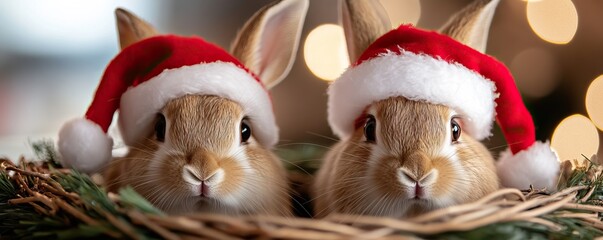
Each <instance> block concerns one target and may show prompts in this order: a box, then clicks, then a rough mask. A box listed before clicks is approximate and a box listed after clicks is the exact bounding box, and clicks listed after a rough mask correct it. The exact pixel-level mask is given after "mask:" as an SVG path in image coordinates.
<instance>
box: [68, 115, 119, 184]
mask: <svg viewBox="0 0 603 240" xmlns="http://www.w3.org/2000/svg"><path fill="white" fill-rule="evenodd" d="M58 145H59V153H60V154H61V160H62V163H63V165H64V166H66V167H71V168H74V169H77V170H79V171H82V172H85V173H95V172H98V171H100V170H102V168H103V167H105V166H106V165H107V163H108V162H109V161H111V149H112V148H113V140H112V139H111V138H110V137H108V136H107V134H105V132H104V131H103V130H102V129H101V127H100V126H98V124H96V123H94V122H92V121H90V120H87V119H82V118H78V119H74V120H71V121H69V122H67V123H65V125H63V127H62V128H61V130H60V131H59V144H58Z"/></svg>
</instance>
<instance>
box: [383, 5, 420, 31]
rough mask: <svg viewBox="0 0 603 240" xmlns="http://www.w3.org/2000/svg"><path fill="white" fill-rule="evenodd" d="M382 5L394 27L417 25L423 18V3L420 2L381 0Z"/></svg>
mask: <svg viewBox="0 0 603 240" xmlns="http://www.w3.org/2000/svg"><path fill="white" fill-rule="evenodd" d="M380 1H381V5H383V8H385V11H386V12H387V14H388V15H389V20H390V22H391V23H392V27H394V28H396V27H398V26H400V24H403V23H404V24H408V23H410V24H413V25H417V23H418V22H419V18H421V3H420V2H419V0H380Z"/></svg>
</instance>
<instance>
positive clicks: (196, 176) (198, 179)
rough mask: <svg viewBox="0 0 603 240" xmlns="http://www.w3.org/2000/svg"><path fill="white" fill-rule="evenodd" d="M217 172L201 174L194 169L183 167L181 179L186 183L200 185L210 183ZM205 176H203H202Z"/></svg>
mask: <svg viewBox="0 0 603 240" xmlns="http://www.w3.org/2000/svg"><path fill="white" fill-rule="evenodd" d="M216 173H218V170H216V171H213V172H212V173H210V174H203V173H202V172H201V171H197V170H196V169H195V168H194V167H191V166H184V170H183V173H182V175H183V178H184V180H187V181H188V182H191V183H194V184H201V183H202V182H210V181H211V180H212V178H213V177H214V176H216ZM204 175H205V176H204Z"/></svg>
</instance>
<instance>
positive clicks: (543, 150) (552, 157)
mask: <svg viewBox="0 0 603 240" xmlns="http://www.w3.org/2000/svg"><path fill="white" fill-rule="evenodd" d="M496 165H497V166H496V168H497V172H498V177H499V178H500V180H501V183H502V185H503V186H505V187H514V188H519V189H528V188H529V187H530V185H532V186H534V188H546V189H548V190H549V191H554V190H556V189H557V179H558V177H559V157H558V156H557V154H556V153H555V152H554V151H553V150H552V149H551V146H550V145H549V142H548V141H547V142H546V143H543V142H539V141H537V142H534V144H533V145H532V146H530V147H529V148H528V149H525V150H523V151H520V152H518V153H517V154H515V155H512V154H511V150H509V149H507V150H505V151H504V152H502V153H501V154H500V157H499V159H498V163H497V164H496Z"/></svg>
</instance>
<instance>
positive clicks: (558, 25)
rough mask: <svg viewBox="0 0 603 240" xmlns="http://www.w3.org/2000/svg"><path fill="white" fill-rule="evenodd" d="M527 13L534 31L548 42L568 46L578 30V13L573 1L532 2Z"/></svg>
mask: <svg viewBox="0 0 603 240" xmlns="http://www.w3.org/2000/svg"><path fill="white" fill-rule="evenodd" d="M526 13H527V16H528V23H529V24H530V27H531V28H532V30H533V31H534V32H535V33H536V35H538V36H539V37H540V38H542V39H543V40H545V41H547V42H551V43H555V44H566V43H568V42H570V41H571V40H572V38H573V37H574V35H575V34H576V30H577V29H578V12H577V11H576V6H574V3H572V1H571V0H545V1H534V0H530V1H528V3H527V8H526Z"/></svg>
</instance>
